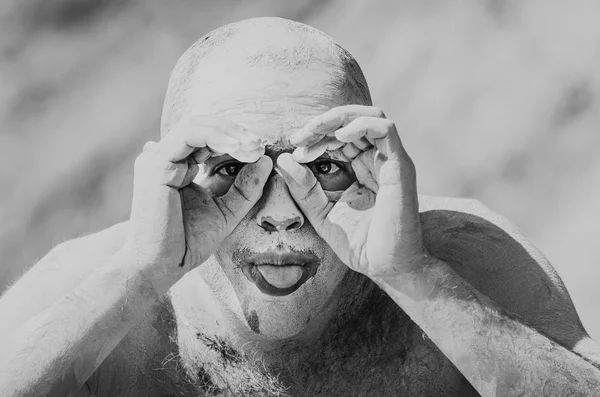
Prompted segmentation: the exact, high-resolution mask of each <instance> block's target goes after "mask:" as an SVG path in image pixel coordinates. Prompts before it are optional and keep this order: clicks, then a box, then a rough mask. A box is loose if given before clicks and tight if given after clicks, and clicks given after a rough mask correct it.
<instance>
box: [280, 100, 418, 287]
mask: <svg viewBox="0 0 600 397" xmlns="http://www.w3.org/2000/svg"><path fill="white" fill-rule="evenodd" d="M336 141H337V143H336ZM291 142H292V144H295V145H297V146H298V147H299V148H298V149H296V151H295V152H294V155H293V156H292V155H290V154H282V155H280V156H279V158H278V160H277V170H278V172H279V173H280V174H281V175H282V177H283V178H284V180H285V181H286V183H287V184H288V187H289V190H290V193H291V195H292V196H293V197H294V200H295V201H296V202H297V203H298V205H299V206H300V208H301V209H302V211H303V212H304V214H305V215H306V216H307V218H308V219H309V220H310V222H311V224H312V225H313V227H314V228H315V230H316V231H317V233H319V235H320V236H321V237H322V238H323V239H324V240H325V241H326V242H327V243H328V244H329V245H330V246H331V247H332V249H333V250H334V252H335V253H336V254H337V255H338V257H339V258H340V259H341V260H342V261H343V262H344V263H345V264H346V265H348V266H349V267H350V268H351V269H353V270H355V271H358V272H361V273H363V274H365V275H367V276H370V277H376V276H379V277H380V276H385V275H388V274H397V273H398V272H406V271H409V270H411V269H413V268H415V267H416V266H418V265H419V264H420V263H421V261H422V260H423V259H424V258H425V257H426V255H425V254H426V251H425V248H424V245H423V239H422V232H421V224H420V219H419V208H418V196H417V187H416V172H415V167H414V164H413V162H412V160H411V159H410V157H409V156H408V154H407V153H406V151H405V150H404V147H403V146H402V143H401V141H400V137H399V135H398V132H397V131H396V126H395V124H394V122H393V121H391V120H388V119H386V118H385V115H384V114H383V112H382V111H381V110H380V109H378V108H375V107H370V106H360V105H349V106H341V107H337V108H334V109H332V110H330V111H328V112H326V113H324V114H323V115H321V116H318V117H316V118H314V119H313V120H311V121H309V122H308V124H307V125H306V126H305V128H303V129H302V130H300V131H299V132H298V133H296V135H294V136H293V137H292V138H291ZM342 145H343V146H342ZM325 149H329V150H334V149H337V152H338V154H339V155H340V156H342V157H346V158H347V159H348V160H350V161H351V164H352V168H353V169H354V171H355V173H356V177H357V182H355V183H354V184H353V185H352V186H350V187H349V188H348V189H347V190H346V191H345V192H344V193H343V194H342V196H341V197H340V199H339V200H338V201H337V203H336V202H329V201H328V199H327V197H326V195H325V193H324V191H323V189H322V188H321V186H320V185H319V183H318V182H317V179H316V178H315V176H314V175H313V173H312V172H311V171H310V169H309V168H308V167H307V166H305V165H303V164H300V163H302V162H309V161H312V160H314V159H315V158H316V157H318V156H320V155H321V154H323V153H324V151H325Z"/></svg>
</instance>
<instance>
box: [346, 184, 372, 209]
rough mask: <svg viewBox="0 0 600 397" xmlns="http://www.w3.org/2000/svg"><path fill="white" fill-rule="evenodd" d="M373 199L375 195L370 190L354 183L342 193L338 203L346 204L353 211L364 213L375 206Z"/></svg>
mask: <svg viewBox="0 0 600 397" xmlns="http://www.w3.org/2000/svg"><path fill="white" fill-rule="evenodd" d="M375 199H376V195H375V193H374V192H373V191H372V190H371V189H369V188H367V187H365V186H363V185H361V184H360V183H358V182H354V183H353V184H352V185H351V186H350V187H349V188H348V189H346V191H345V192H344V193H342V195H341V197H340V198H339V201H340V202H345V203H348V206H349V207H350V208H352V209H354V210H357V211H365V210H367V209H369V208H372V207H373V206H374V205H375Z"/></svg>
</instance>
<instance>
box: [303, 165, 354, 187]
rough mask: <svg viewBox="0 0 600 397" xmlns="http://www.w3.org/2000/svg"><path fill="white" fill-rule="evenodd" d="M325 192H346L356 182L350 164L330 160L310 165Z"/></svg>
mask: <svg viewBox="0 0 600 397" xmlns="http://www.w3.org/2000/svg"><path fill="white" fill-rule="evenodd" d="M309 168H310V170H311V171H312V172H313V174H314V175H315V177H317V180H318V181H319V183H320V184H321V187H322V188H323V190H327V191H340V190H346V189H348V188H349V187H350V185H352V184H353V183H354V181H356V177H355V175H354V172H352V167H350V164H349V163H348V164H344V163H341V162H336V161H331V160H329V159H320V160H319V159H317V160H316V161H314V162H312V163H310V164H309Z"/></svg>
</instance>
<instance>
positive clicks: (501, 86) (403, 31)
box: [0, 0, 600, 340]
mask: <svg viewBox="0 0 600 397" xmlns="http://www.w3.org/2000/svg"><path fill="white" fill-rule="evenodd" d="M261 15H278V16H283V17H288V18H292V19H296V20H300V21H303V22H306V23H308V24H311V25H313V26H316V27H318V28H320V29H322V30H323V31H325V32H326V33H328V34H330V35H331V36H332V37H334V38H335V39H336V40H337V41H338V42H340V43H341V44H342V45H343V46H345V47H346V48H347V49H348V50H350V51H351V52H352V53H353V54H354V56H355V57H356V58H357V60H358V62H359V64H360V65H361V66H362V68H363V70H364V72H365V74H366V76H367V79H368V81H369V83H370V87H371V92H372V94H373V98H374V101H375V102H376V104H377V105H378V106H380V107H382V108H383V109H384V110H385V111H386V114H387V115H388V116H389V117H390V118H392V119H394V120H396V122H397V124H398V125H399V126H400V128H401V130H402V134H403V139H404V142H405V144H406V146H407V148H408V150H409V152H410V154H411V155H412V157H413V159H414V161H415V163H416V165H417V170H418V172H419V173H418V177H419V186H420V191H421V193H425V194H433V195H446V196H461V197H473V198H477V199H480V200H482V201H483V202H484V203H486V204H487V205H488V206H489V207H491V208H492V209H494V210H496V211H498V212H500V213H502V214H504V215H505V216H507V217H508V218H509V219H511V220H512V221H513V222H514V223H516V224H517V225H518V226H519V227H520V228H521V229H522V230H523V231H524V232H525V234H526V235H527V236H529V238H530V239H531V240H532V241H533V242H534V243H535V244H536V245H537V246H538V247H539V248H541V250H542V251H543V252H544V253H545V254H546V256H547V257H548V258H549V259H550V261H551V262H552V263H553V264H554V266H555V267H556V268H557V269H558V271H559V273H560V274H561V276H562V278H563V280H564V281H565V283H566V284H567V287H568V288H569V290H570V292H571V295H572V297H573V299H574V301H575V304H576V307H577V309H578V311H579V313H580V314H581V317H582V320H583V323H584V325H585V326H586V328H587V329H588V331H589V333H590V334H591V335H592V337H594V338H595V339H597V340H600V316H598V308H599V306H600V305H599V300H600V289H599V288H598V287H597V283H598V281H599V280H600V269H599V267H598V265H599V263H598V259H597V255H598V253H597V251H596V248H597V247H598V245H599V242H598V240H599V239H600V227H599V222H600V101H599V100H598V95H599V93H600V23H598V16H600V2H598V1H594V0H590V1H583V0H572V1H561V2H559V1H553V0H539V1H534V0H529V1H527V0H526V1H523V0H514V1H510V0H505V1H503V0H487V1H483V0H464V1H461V0H456V1H452V2H450V1H444V0H438V1H433V0H414V1H409V0H404V1H402V0H395V1H394V0H389V1H386V0H381V1H373V0H337V1H336V0H329V1H316V0H315V1H295V2H291V1H289V2H283V1H277V0H270V1H267V0H264V1H249V0H247V1H233V0H221V1H212V2H211V1H184V0H172V1H169V2H167V1H159V0H147V1H143V0H137V1H135V0H129V1H123V0H120V1H112V0H54V1H47V0H0V29H1V30H0V291H2V290H3V289H4V288H5V286H6V284H7V283H9V282H10V280H12V279H14V278H15V277H17V276H18V275H19V274H20V273H22V272H23V270H24V269H25V268H27V267H28V266H30V265H32V264H33V263H35V261H36V260H38V259H39V258H40V257H41V256H43V255H44V254H45V253H46V252H47V251H48V250H49V249H50V248H51V247H52V246H54V245H56V244H57V243H59V242H61V241H64V240H66V239H70V238H72V237H75V236H78V235H81V234H84V233H89V232H91V231H95V230H99V229H101V228H104V227H107V226H109V225H112V224H114V223H116V222H119V221H123V220H125V219H126V218H127V216H128V212H129V205H130V199H131V182H132V168H133V167H132V165H133V160H134V158H135V156H136V154H137V153H138V152H139V151H140V150H141V147H142V144H143V142H145V141H146V140H149V139H155V138H156V137H157V136H158V125H159V117H160V112H161V106H162V101H163V97H164V93H165V88H166V84H167V79H168V75H169V72H170V70H171V68H172V67H173V66H174V64H175V61H176V59H177V58H178V56H179V55H180V54H181V53H182V52H183V51H184V50H185V49H186V48H187V47H188V46H189V45H190V44H191V43H192V42H193V41H194V40H195V39H196V38H198V37H200V36H202V35H203V34H205V33H207V32H208V31H209V30H211V29H213V28H215V27H217V26H220V25H222V24H224V23H227V22H232V21H235V20H239V19H243V18H247V17H252V16H261ZM48 282H51V280H48Z"/></svg>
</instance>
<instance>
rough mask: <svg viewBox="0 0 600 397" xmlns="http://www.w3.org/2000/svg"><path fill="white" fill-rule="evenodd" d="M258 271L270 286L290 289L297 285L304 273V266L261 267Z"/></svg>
mask: <svg viewBox="0 0 600 397" xmlns="http://www.w3.org/2000/svg"><path fill="white" fill-rule="evenodd" d="M256 270H258V271H259V272H260V274H262V276H263V277H264V279H265V280H266V281H267V282H268V283H269V284H271V285H272V286H274V287H277V288H289V287H291V286H292V285H294V284H296V283H297V282H298V280H300V278H301V277H302V274H303V271H304V269H303V268H302V266H271V265H259V266H257V267H256Z"/></svg>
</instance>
